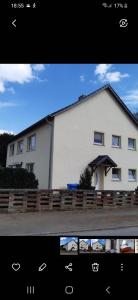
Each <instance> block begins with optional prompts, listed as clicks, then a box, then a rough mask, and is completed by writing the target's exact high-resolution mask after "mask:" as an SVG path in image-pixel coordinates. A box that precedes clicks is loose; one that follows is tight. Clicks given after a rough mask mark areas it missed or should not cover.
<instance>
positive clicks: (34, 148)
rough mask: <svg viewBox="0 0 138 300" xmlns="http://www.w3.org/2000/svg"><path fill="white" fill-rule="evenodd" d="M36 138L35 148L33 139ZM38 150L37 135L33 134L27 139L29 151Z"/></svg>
mask: <svg viewBox="0 0 138 300" xmlns="http://www.w3.org/2000/svg"><path fill="white" fill-rule="evenodd" d="M33 137H35V146H34V147H32V142H31V141H32V138H33ZM35 150H36V134H32V135H30V136H28V137H27V151H35Z"/></svg>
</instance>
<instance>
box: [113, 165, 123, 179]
mask: <svg viewBox="0 0 138 300" xmlns="http://www.w3.org/2000/svg"><path fill="white" fill-rule="evenodd" d="M113 170H118V171H119V173H118V174H119V176H118V177H116V178H115V177H113ZM112 180H113V181H121V168H112Z"/></svg>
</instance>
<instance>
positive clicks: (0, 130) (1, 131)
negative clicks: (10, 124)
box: [0, 129, 15, 134]
mask: <svg viewBox="0 0 138 300" xmlns="http://www.w3.org/2000/svg"><path fill="white" fill-rule="evenodd" d="M3 133H9V134H15V133H14V132H13V131H8V130H4V129H0V134H3Z"/></svg>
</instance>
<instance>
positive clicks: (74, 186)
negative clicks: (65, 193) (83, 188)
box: [67, 183, 79, 190]
mask: <svg viewBox="0 0 138 300" xmlns="http://www.w3.org/2000/svg"><path fill="white" fill-rule="evenodd" d="M78 187H79V184H78V183H69V184H67V189H68V190H77V189H78Z"/></svg>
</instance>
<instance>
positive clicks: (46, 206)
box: [0, 189, 138, 213]
mask: <svg viewBox="0 0 138 300" xmlns="http://www.w3.org/2000/svg"><path fill="white" fill-rule="evenodd" d="M132 206H138V192H136V191H110V190H109V191H107V190H106V191H105V190H104V191H103V190H102V191H92V190H91V191H88V190H87V191H86V190H78V191H77V190H76V191H71V190H7V189H6V190H2V189H1V190H0V213H2V212H3V213H7V212H29V211H45V210H74V209H93V208H108V207H114V208H116V207H132Z"/></svg>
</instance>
